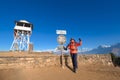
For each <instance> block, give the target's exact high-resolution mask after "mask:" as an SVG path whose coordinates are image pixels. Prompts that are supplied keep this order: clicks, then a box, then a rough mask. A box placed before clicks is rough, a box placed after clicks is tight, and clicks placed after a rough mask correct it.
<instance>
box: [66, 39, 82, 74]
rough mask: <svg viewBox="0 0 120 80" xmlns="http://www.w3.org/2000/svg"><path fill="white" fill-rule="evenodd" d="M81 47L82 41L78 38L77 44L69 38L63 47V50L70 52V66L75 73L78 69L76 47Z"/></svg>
mask: <svg viewBox="0 0 120 80" xmlns="http://www.w3.org/2000/svg"><path fill="white" fill-rule="evenodd" d="M81 45H82V40H81V39H80V38H79V42H76V41H75V39H73V38H71V39H70V43H69V44H68V45H67V46H66V47H64V50H67V49H69V50H70V55H71V59H72V64H73V72H75V73H76V70H77V69H78V64H77V54H78V46H81Z"/></svg>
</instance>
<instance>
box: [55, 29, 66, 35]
mask: <svg viewBox="0 0 120 80" xmlns="http://www.w3.org/2000/svg"><path fill="white" fill-rule="evenodd" d="M56 34H67V33H66V30H56Z"/></svg>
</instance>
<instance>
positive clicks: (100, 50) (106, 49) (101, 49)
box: [84, 43, 120, 54]
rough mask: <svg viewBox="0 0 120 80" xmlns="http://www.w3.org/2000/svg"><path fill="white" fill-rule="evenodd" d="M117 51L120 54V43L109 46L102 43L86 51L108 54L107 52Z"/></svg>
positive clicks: (88, 52)
mask: <svg viewBox="0 0 120 80" xmlns="http://www.w3.org/2000/svg"><path fill="white" fill-rule="evenodd" d="M111 52H113V53H115V54H120V43H117V44H114V45H111V46H107V45H100V46H98V47H97V48H95V49H92V50H90V51H86V52H84V53H86V54H106V53H111Z"/></svg>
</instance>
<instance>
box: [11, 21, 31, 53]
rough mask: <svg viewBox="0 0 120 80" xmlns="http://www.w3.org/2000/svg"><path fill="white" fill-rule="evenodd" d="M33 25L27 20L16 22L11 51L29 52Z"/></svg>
mask: <svg viewBox="0 0 120 80" xmlns="http://www.w3.org/2000/svg"><path fill="white" fill-rule="evenodd" d="M32 30H33V24H31V23H30V22H28V21H26V20H20V21H15V27H14V40H13V43H12V45H11V47H10V50H11V51H29V50H30V48H31V47H30V45H31V43H30V36H31V34H32Z"/></svg>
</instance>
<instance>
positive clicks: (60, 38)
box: [56, 30, 66, 68]
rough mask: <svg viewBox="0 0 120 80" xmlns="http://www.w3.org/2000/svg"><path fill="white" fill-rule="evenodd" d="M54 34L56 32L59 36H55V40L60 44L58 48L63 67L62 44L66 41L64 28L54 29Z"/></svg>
mask: <svg viewBox="0 0 120 80" xmlns="http://www.w3.org/2000/svg"><path fill="white" fill-rule="evenodd" d="M56 34H58V35H59V36H58V37H57V41H58V43H59V44H60V45H59V48H60V50H61V65H62V68H64V62H63V44H65V42H66V37H65V35H66V30H56Z"/></svg>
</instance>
